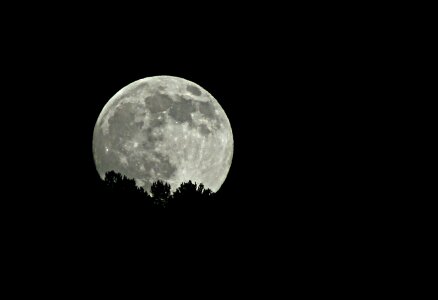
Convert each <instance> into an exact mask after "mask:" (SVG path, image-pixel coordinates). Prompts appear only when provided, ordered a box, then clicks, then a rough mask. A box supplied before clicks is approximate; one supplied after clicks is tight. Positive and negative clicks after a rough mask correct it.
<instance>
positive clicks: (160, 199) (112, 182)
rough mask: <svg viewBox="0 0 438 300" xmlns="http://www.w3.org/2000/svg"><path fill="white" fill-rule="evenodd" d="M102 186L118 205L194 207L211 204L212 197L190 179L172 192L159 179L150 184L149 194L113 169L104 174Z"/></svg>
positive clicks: (168, 186)
mask: <svg viewBox="0 0 438 300" xmlns="http://www.w3.org/2000/svg"><path fill="white" fill-rule="evenodd" d="M104 186H105V189H106V190H107V192H108V193H109V194H110V195H111V197H110V198H111V199H112V200H113V202H115V203H119V204H120V205H124V204H126V202H127V201H128V202H131V203H134V204H135V205H140V206H145V207H151V208H152V207H154V208H168V207H170V208H189V207H190V208H196V207H205V206H206V205H211V204H212V203H213V198H214V193H213V192H212V191H211V190H210V189H206V188H205V187H204V185H203V184H202V183H201V184H199V185H197V184H196V183H192V181H189V182H184V183H182V184H181V185H180V186H179V187H178V188H177V189H176V190H175V192H174V193H173V194H172V193H171V186H170V184H168V183H166V182H163V181H160V180H159V181H156V182H154V183H153V184H152V186H151V195H149V193H148V192H147V191H145V190H144V189H143V188H141V187H137V185H136V183H135V180H134V179H130V178H127V177H126V176H124V175H121V174H119V173H117V172H114V171H110V172H107V173H106V174H105V180H104Z"/></svg>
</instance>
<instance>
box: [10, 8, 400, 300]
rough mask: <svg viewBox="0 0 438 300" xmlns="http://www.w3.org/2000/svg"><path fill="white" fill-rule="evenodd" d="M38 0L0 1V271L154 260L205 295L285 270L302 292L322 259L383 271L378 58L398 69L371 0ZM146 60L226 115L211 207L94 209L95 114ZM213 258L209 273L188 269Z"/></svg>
mask: <svg viewBox="0 0 438 300" xmlns="http://www.w3.org/2000/svg"><path fill="white" fill-rule="evenodd" d="M37 6H38V7H32V6H29V5H27V6H26V7H25V9H20V11H19V13H11V12H10V11H8V10H5V11H4V14H5V16H7V15H9V14H10V15H11V16H13V17H11V18H10V19H9V18H2V24H1V25H2V27H1V28H2V42H3V43H2V50H3V51H2V52H3V54H2V61H1V64H2V65H1V67H2V68H1V70H2V71H1V72H2V74H3V77H4V80H3V87H2V88H3V94H2V95H3V96H4V99H2V102H1V107H2V109H1V113H2V118H1V120H2V122H4V124H2V142H3V145H2V150H4V151H5V152H6V153H5V154H4V156H3V161H2V163H3V164H2V166H3V173H4V175H5V177H6V179H5V180H3V181H2V184H3V185H2V188H3V190H4V193H3V194H2V200H1V212H2V214H3V215H4V217H5V218H4V220H6V221H7V222H6V226H5V229H6V230H5V231H6V233H9V234H10V235H11V236H12V240H13V241H14V242H12V243H8V245H10V246H9V247H10V248H11V250H12V251H11V252H13V253H14V255H15V256H17V257H18V259H17V260H13V263H15V262H16V261H18V262H21V263H22V265H24V267H23V269H20V268H18V267H16V266H15V265H14V268H13V269H14V270H16V272H19V273H20V272H21V270H28V269H32V270H34V273H29V274H30V275H31V276H32V280H33V282H36V281H38V280H36V279H35V278H40V277H41V274H42V273H43V272H42V271H41V270H49V271H50V272H52V275H53V274H54V275H55V276H54V277H59V279H58V280H59V281H62V280H63V278H64V277H62V276H57V275H58V274H66V273H67V274H69V275H70V276H73V277H75V276H76V277H77V278H81V279H83V280H84V281H86V282H85V283H84V282H79V281H77V278H76V280H72V281H69V282H70V283H73V287H70V290H76V289H77V287H80V288H82V287H84V286H87V284H88V285H89V286H93V287H96V286H97V285H98V284H97V281H98V280H96V278H95V277H96V276H95V274H99V275H100V274H102V273H107V274H108V275H109V276H114V277H113V279H118V278H119V277H120V274H122V276H124V275H125V274H129V275H133V274H134V273H135V274H137V273H141V274H143V275H145V273H148V272H149V273H150V275H152V277H153V278H155V281H149V282H148V283H147V284H148V286H149V287H150V286H154V285H155V284H157V285H159V284H160V283H161V284H164V286H166V283H167V282H168V281H166V280H167V278H169V276H170V277H172V276H174V277H178V278H177V280H176V281H177V282H180V283H181V282H182V281H183V280H179V278H186V279H187V278H188V276H187V274H188V273H189V272H188V271H187V270H190V272H192V271H193V270H195V271H196V272H197V273H196V274H195V276H194V278H196V280H199V281H196V283H194V282H193V281H192V282H191V283H190V284H191V285H190V284H189V285H185V287H186V288H188V289H190V287H193V286H196V288H197V287H198V286H202V285H206V286H208V284H209V283H210V286H211V288H210V293H215V294H216V291H226V290H227V289H232V288H234V287H237V288H240V289H242V290H244V291H243V292H244V294H245V295H246V293H247V292H248V291H252V292H256V293H257V294H258V295H260V294H261V293H262V292H263V291H264V289H266V290H265V294H266V295H267V296H268V295H269V296H270V297H272V294H273V293H275V291H282V290H284V289H285V287H289V286H290V283H291V282H293V283H295V284H296V285H301V281H303V282H304V284H305V283H307V284H309V285H312V286H311V288H310V289H309V290H312V288H314V286H315V284H314V282H315V281H325V282H330V280H329V279H328V278H334V280H337V277H336V276H333V274H335V273H336V271H340V272H341V273H342V272H343V274H344V276H343V277H339V278H342V288H345V286H346V285H348V284H347V283H346V282H347V281H348V280H347V281H346V279H345V277H350V276H349V275H350V274H353V273H355V272H357V270H367V268H369V270H371V273H372V276H371V278H375V277H376V276H379V275H380V276H385V274H386V273H385V272H380V270H382V266H386V265H383V264H381V265H379V266H377V267H378V268H377V267H376V268H375V269H373V264H376V262H377V261H378V260H374V259H373V256H375V257H380V259H381V260H385V261H390V260H391V259H392V257H393V256H392V255H393V253H392V252H390V251H387V252H385V251H384V249H383V248H384V246H382V245H384V244H385V242H387V243H390V242H391V241H390V240H391V238H392V237H394V232H395V231H396V229H397V228H395V227H396V226H397V224H395V223H394V224H391V226H388V227H387V228H384V229H382V227H379V228H378V229H377V230H376V231H379V232H380V233H381V234H380V235H378V234H377V235H376V234H373V232H372V230H371V229H375V228H377V226H376V227H373V226H374V225H373V224H378V220H379V218H380V215H379V214H385V215H384V216H386V217H387V216H388V215H392V214H393V206H391V203H390V202H389V201H388V199H390V198H391V197H390V196H391V191H387V192H383V191H382V190H379V188H380V187H382V186H388V184H389V181H390V175H389V174H390V172H389V168H391V167H393V166H392V165H391V164H389V163H388V161H390V159H389V158H391V157H392V155H393V153H390V152H389V151H387V150H386V149H385V143H389V142H390V140H391V139H392V138H393V136H394V131H395V129H394V128H395V127H397V125H396V124H393V123H390V121H389V119H388V118H387V117H388V116H390V115H392V114H394V106H393V105H392V103H389V102H391V99H392V97H391V91H387V89H386V88H387V87H388V86H390V85H391V82H390V81H391V79H390V78H391V76H390V72H389V69H391V71H392V72H394V71H397V70H398V69H397V66H398V67H399V68H401V67H400V64H394V65H392V64H391V58H392V57H394V52H393V49H391V48H388V47H386V44H385V43H388V41H389V43H390V42H391V39H392V38H393V37H394V30H393V29H392V25H391V24H389V26H377V25H378V24H379V22H381V20H382V19H383V20H384V19H385V18H381V16H379V15H378V12H380V11H382V14H384V12H383V10H381V9H380V8H378V9H376V10H375V11H373V14H367V13H365V12H364V11H363V10H362V8H349V9H348V12H345V9H346V8H345V6H343V7H334V6H332V4H330V7H323V6H321V5H316V4H315V5H313V4H310V7H306V8H303V7H297V6H290V5H286V4H285V5H284V6H278V5H276V4H274V3H272V4H271V3H270V4H269V5H268V4H266V3H260V4H256V3H251V5H247V6H242V7H237V6H234V5H229V4H225V3H222V4H212V3H209V4H203V5H202V6H199V5H197V6H193V5H192V6H190V5H189V4H188V3H181V4H179V5H176V4H175V3H167V2H166V3H164V4H163V6H162V7H158V6H159V5H158V6H154V5H152V4H151V3H147V4H146V3H145V4H143V5H136V6H128V5H120V4H117V5H115V6H114V7H111V4H110V3H106V4H105V7H99V8H93V7H91V6H87V7H77V6H73V5H71V6H63V7H61V6H60V7H54V6H53V5H52V6H50V7H44V6H42V4H38V5H37ZM391 13H392V10H391ZM383 16H384V15H383ZM373 24H374V25H375V24H377V25H375V26H376V28H374V27H373ZM394 67H395V68H394ZM154 75H172V76H179V77H183V78H186V79H188V80H191V81H194V82H196V83H197V84H199V85H201V86H202V87H204V88H205V89H206V90H208V91H209V92H210V93H211V94H212V95H213V96H214V97H215V98H216V99H217V100H218V101H219V103H220V104H221V106H222V107H223V108H224V110H225V112H226V113H227V116H228V118H229V120H230V123H231V126H232V129H233V135H234V143H235V148H234V157H233V163H232V166H231V169H230V172H229V175H228V177H227V179H226V181H225V183H224V185H223V187H222V188H221V192H222V193H223V195H224V196H225V197H224V199H227V203H228V204H229V205H228V206H224V207H222V208H225V209H221V210H220V211H208V212H201V213H199V212H194V211H189V212H183V213H182V212H176V213H175V212H170V213H166V214H162V211H163V210H157V211H154V212H144V218H137V217H136V218H132V219H130V218H129V215H128V216H126V215H124V216H121V215H117V214H112V215H105V213H104V209H102V206H101V204H102V202H101V200H102V199H100V195H99V192H98V190H97V189H96V182H97V181H98V180H99V178H98V175H97V172H96V170H95V166H94V162H93V157H92V137H93V128H94V125H95V122H96V120H97V117H98V115H99V113H100V111H101V109H102V108H103V106H104V105H105V103H106V102H107V101H108V100H109V99H110V98H111V97H112V96H113V95H114V94H115V93H116V92H117V91H118V90H119V89H121V88H122V87H124V86H126V85H127V84H129V83H131V82H133V81H135V80H138V79H140V78H144V77H148V76H154ZM385 87H386V88H385ZM400 90H402V89H400ZM388 99H389V100H388ZM388 108H390V109H388ZM382 119H383V120H388V121H387V122H388V123H390V124H388V125H389V126H381V125H382V124H383V123H384V122H385V121H382ZM385 125H386V124H385ZM382 199H383V201H382ZM398 205H400V203H398ZM387 208H390V209H391V211H390V213H389V214H387V213H386V212H385V209H387ZM136 216H138V215H136ZM384 219H385V220H388V218H384ZM394 228H395V229H394ZM18 229H20V230H18ZM370 231H371V233H370ZM379 238H381V239H380V240H376V239H379ZM367 240H370V241H375V242H376V243H367ZM364 252H365V255H364ZM5 257H6V256H5ZM11 257H12V256H11ZM7 258H9V257H7ZM144 262H146V267H142V268H140V267H138V269H137V270H134V271H133V272H132V273H131V272H129V273H118V274H115V272H114V271H115V270H116V269H124V268H125V269H127V267H129V266H134V268H135V267H136V266H139V265H141V264H142V263H144ZM341 262H343V263H344V265H343V266H341ZM50 263H51V264H50ZM396 263H398V262H396ZM396 263H394V265H396ZM128 265H129V266H128ZM165 265H170V267H169V268H167V266H166V267H163V266H165ZM374 266H375V265H374ZM29 267H30V268H29ZM391 267H392V266H391ZM341 268H342V269H341ZM399 268H400V267H399ZM340 269H341V270H340ZM278 270H280V271H278ZM297 270H298V271H297ZM376 270H377V271H376ZM392 270H396V271H397V268H393V269H392ZM384 271H385V270H384ZM221 272H224V274H225V276H224V277H223V278H222V279H220V280H218V281H215V280H210V278H211V277H209V276H204V275H205V274H207V275H210V274H211V275H217V274H220V273H221ZM21 273H23V272H21ZM212 273H213V274H212ZM364 273H365V271H364ZM26 274H28V273H26ZM114 274H115V275H114ZM169 274H171V275H169ZM283 274H286V275H283ZM290 274H291V276H289V275H290ZM381 274H383V275H381ZM19 275H20V276H21V275H22V274H19ZM117 275H118V276H117ZM146 275H147V274H146ZM146 275H145V276H146ZM319 275H321V277H322V278H319V280H318V278H316V277H318V276H319ZM345 275H346V276H345ZM10 277H11V276H10ZM103 277H104V278H105V276H103ZM200 277H201V278H200ZM291 277H294V278H291ZM19 278H21V277H19ZM163 278H166V280H162V279H163ZM198 278H200V279H198ZM224 278H225V279H226V280H223V279H224ZM242 278H249V279H250V283H249V284H248V285H245V284H244V283H243V281H244V280H242ZM296 278H298V279H296ZM136 279H137V280H141V277H136ZM171 279H172V278H171ZM189 279H192V277H189ZM202 279H204V280H202ZM347 279H348V278H347ZM32 280H31V281H32ZM227 280H228V281H227ZM351 280H352V281H354V280H355V277H354V276H351ZM50 282H56V280H54V281H50ZM108 282H111V280H108ZM364 282H365V284H367V283H368V281H364ZM381 282H386V279H385V280H382V281H381ZM64 283H65V282H64ZM142 284H144V282H143V283H142ZM338 284H339V282H338ZM66 286H68V282H67V283H66ZM183 286H184V284H183ZM210 286H208V287H210ZM270 287H274V288H270ZM196 288H195V289H196ZM282 288H283V289H282ZM365 289H368V287H366V288H365ZM67 290H68V289H67ZM103 290H105V288H103ZM111 290H112V289H111ZM167 290H169V289H166V288H164V289H161V290H160V292H161V293H163V291H167ZM286 290H288V289H286ZM288 291H289V292H290V289H289V290H288ZM125 292H126V291H125Z"/></svg>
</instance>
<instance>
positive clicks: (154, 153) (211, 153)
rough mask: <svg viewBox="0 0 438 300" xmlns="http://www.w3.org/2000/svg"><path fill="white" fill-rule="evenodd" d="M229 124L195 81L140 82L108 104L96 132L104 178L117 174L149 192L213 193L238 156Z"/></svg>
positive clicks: (95, 153)
mask: <svg viewBox="0 0 438 300" xmlns="http://www.w3.org/2000/svg"><path fill="white" fill-rule="evenodd" d="M233 150H234V142H233V133H232V130H231V125H230V122H229V120H228V118H227V115H226V114H225V112H224V110H223V109H222V107H221V106H220V105H219V103H218V102H217V100H216V99H215V98H214V97H213V96H212V95H211V94H210V93H208V92H207V91H206V90H205V89H203V88H202V87H200V86H199V85H197V84H196V83H193V82H191V81H188V80H185V79H182V78H179V77H173V76H154V77H147V78H144V79H141V80H138V81H135V82H133V83H131V84H129V85H127V86H126V87H124V88H122V89H121V90H120V91H119V92H117V93H116V94H115V95H114V96H113V97H112V98H111V99H110V100H109V101H108V103H107V104H106V105H105V106H104V108H103V109H102V112H101V113H100V115H99V117H98V119H97V122H96V125H95V127H94V133H93V156H94V161H95V164H96V169H97V171H98V173H99V175H100V177H101V178H102V179H104V178H105V173H106V172H109V171H116V172H118V173H120V174H123V175H125V176H126V177H128V178H133V179H135V182H136V184H137V185H138V186H140V187H143V188H144V189H145V190H146V191H150V187H151V185H152V183H153V182H155V181H158V180H161V181H165V182H167V183H169V184H170V185H171V187H172V190H173V191H174V190H175V189H176V188H178V187H179V186H180V184H181V183H182V182H188V181H189V180H191V181H192V182H197V183H198V184H200V183H202V184H204V186H205V187H206V188H210V189H211V190H212V191H213V192H216V191H218V190H219V188H220V187H221V185H222V184H223V182H224V181H225V179H226V177H227V174H228V171H229V169H230V166H231V161H232V158H233Z"/></svg>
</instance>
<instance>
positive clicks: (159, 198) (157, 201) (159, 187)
mask: <svg viewBox="0 0 438 300" xmlns="http://www.w3.org/2000/svg"><path fill="white" fill-rule="evenodd" d="M151 193H152V199H153V202H154V205H155V206H156V207H159V208H166V207H167V204H168V201H169V198H170V185H169V184H168V183H164V182H162V181H161V180H159V181H156V182H154V183H153V184H152V186H151Z"/></svg>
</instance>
